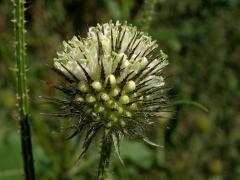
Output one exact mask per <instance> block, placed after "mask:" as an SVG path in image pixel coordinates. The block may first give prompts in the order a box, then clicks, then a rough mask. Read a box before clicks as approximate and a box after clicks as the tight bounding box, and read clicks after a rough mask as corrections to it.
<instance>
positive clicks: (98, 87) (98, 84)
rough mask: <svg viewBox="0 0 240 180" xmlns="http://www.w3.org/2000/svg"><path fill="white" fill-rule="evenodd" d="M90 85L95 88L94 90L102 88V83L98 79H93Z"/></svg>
mask: <svg viewBox="0 0 240 180" xmlns="http://www.w3.org/2000/svg"><path fill="white" fill-rule="evenodd" d="M92 87H93V89H95V90H96V91H101V90H102V84H101V83H100V82H99V81H94V82H93V83H92Z"/></svg>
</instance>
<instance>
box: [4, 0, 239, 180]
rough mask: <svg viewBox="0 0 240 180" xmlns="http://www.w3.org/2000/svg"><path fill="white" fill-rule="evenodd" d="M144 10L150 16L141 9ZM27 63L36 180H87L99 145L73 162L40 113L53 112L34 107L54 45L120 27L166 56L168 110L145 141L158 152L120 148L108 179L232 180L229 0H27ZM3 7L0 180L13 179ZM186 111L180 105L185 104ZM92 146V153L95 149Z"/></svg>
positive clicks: (235, 78) (234, 44)
mask: <svg viewBox="0 0 240 180" xmlns="http://www.w3.org/2000/svg"><path fill="white" fill-rule="evenodd" d="M152 2H153V3H154V7H153V11H152V10H151V3H152ZM26 7H27V12H26V18H27V24H26V26H27V27H26V28H27V34H26V38H27V43H28V46H27V64H28V85H29V90H30V92H29V95H30V98H31V100H30V101H31V114H32V121H31V125H32V134H33V149H34V158H35V166H36V173H37V177H38V178H37V179H44V180H46V179H53V180H55V179H71V180H72V179H73V180H74V179H93V177H94V176H95V175H96V173H97V162H98V158H99V152H100V148H99V147H98V146H99V142H97V141H96V142H95V144H94V145H93V146H92V148H90V152H89V153H88V156H86V157H85V158H84V159H83V160H80V161H78V160H77V157H78V155H79V153H80V150H81V142H80V143H79V140H78V139H76V138H75V139H72V140H70V141H65V140H64V138H65V137H66V134H65V132H59V129H60V127H62V126H64V121H62V120H61V119H54V118H52V117H47V116H42V115H40V112H45V111H50V112H51V110H53V107H51V106H50V105H49V104H46V103H42V102H40V100H39V98H38V97H39V96H40V95H47V96H53V95H56V93H57V92H56V91H55V90H54V89H53V88H51V87H49V86H48V85H46V84H44V83H43V82H42V80H48V81H50V82H52V83H56V82H57V78H56V75H55V74H54V73H53V72H51V71H50V70H49V68H48V67H47V66H46V64H52V62H53V61H52V59H53V58H54V57H55V56H56V51H57V50H58V47H59V46H60V44H61V42H62V41H63V40H67V39H70V38H71V37H72V36H73V35H75V34H80V35H81V36H85V35H86V31H87V28H88V26H92V25H96V23H104V22H108V21H109V20H110V19H112V20H113V21H115V20H120V21H122V22H123V21H125V20H127V21H128V22H129V23H133V24H135V25H137V26H138V27H139V28H141V29H143V30H145V31H148V32H149V34H150V35H151V36H152V37H153V39H156V40H157V41H158V43H159V46H160V47H161V48H162V49H163V50H164V51H165V52H166V53H167V54H168V56H169V62H170V65H169V67H168V70H167V74H168V76H169V77H168V78H167V84H168V85H169V86H170V87H171V88H172V90H171V91H170V92H169V96H170V97H171V100H172V101H176V100H181V101H184V102H191V101H194V102H198V103H200V104H202V105H204V106H205V107H207V108H208V111H209V112H205V111H203V110H202V109H201V108H198V107H197V106H194V105H191V103H185V104H182V105H177V106H174V107H173V112H172V113H171V114H168V115H167V116H169V118H168V119H159V121H161V123H162V125H161V126H159V127H156V128H155V130H154V132H152V133H151V134H150V136H151V139H152V140H153V141H154V142H156V143H158V144H162V145H164V146H165V148H164V149H158V148H153V147H150V146H148V145H147V144H144V143H142V142H138V141H123V142H122V145H121V154H122V158H123V159H124V161H125V164H126V167H125V168H124V167H122V165H121V163H120V162H119V160H118V159H117V158H116V157H113V161H112V167H113V168H112V172H114V173H113V176H114V178H115V179H124V180H128V179H143V180H144V179H145V180H158V179H163V180H165V179H166V180H168V179H173V180H188V179H189V180H191V179H193V180H203V179H210V180H225V179H226V180H237V179H240V113H239V110H240V82H239V77H240V21H239V18H240V1H239V0H194V1H193V0H181V1H178V0H149V1H147V3H145V4H144V2H143V1H138V0H95V1H94V0H88V1H85V0H33V1H30V0H28V1H27V4H26ZM12 9H13V6H12V3H11V1H9V0H2V1H0V179H1V180H15V179H16V180H19V179H23V175H22V169H21V168H22V162H21V150H20V137H19V127H18V122H17V117H18V115H17V114H18V113H17V107H16V98H15V79H16V78H15V72H14V68H15V61H14V48H13V42H14V37H13V24H12V23H11V19H12ZM187 104H189V105H187ZM96 147H97V148H96Z"/></svg>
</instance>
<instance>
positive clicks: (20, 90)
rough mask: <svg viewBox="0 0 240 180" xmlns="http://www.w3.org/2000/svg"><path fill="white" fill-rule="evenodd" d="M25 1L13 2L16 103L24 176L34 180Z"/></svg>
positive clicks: (17, 0)
mask: <svg viewBox="0 0 240 180" xmlns="http://www.w3.org/2000/svg"><path fill="white" fill-rule="evenodd" d="M24 4H25V0H13V5H14V11H13V15H14V19H13V23H14V32H15V39H16V42H15V57H16V63H17V69H16V71H17V83H16V84H17V85H16V86H17V101H18V108H19V116H20V117H19V118H20V119H19V125H20V131H21V133H20V135H21V146H22V158H23V166H24V175H25V179H26V180H34V179H35V173H34V164H33V154H32V142H31V130H30V125H29V100H28V89H27V78H26V62H25V55H26V42H25V15H24V11H25V9H24V8H25V7H24Z"/></svg>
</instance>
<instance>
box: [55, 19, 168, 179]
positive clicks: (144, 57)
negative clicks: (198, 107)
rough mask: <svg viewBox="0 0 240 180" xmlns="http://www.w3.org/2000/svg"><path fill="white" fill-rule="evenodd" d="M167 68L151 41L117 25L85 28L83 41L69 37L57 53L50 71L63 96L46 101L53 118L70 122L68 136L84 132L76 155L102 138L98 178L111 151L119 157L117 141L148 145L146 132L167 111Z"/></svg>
mask: <svg viewBox="0 0 240 180" xmlns="http://www.w3.org/2000/svg"><path fill="white" fill-rule="evenodd" d="M167 64H168V61H167V55H166V54H164V53H163V51H161V50H159V48H158V45H157V43H156V41H153V40H152V38H151V37H150V36H148V35H147V34H145V33H143V32H140V31H137V28H136V27H134V26H132V25H129V24H127V23H124V24H121V23H119V22H116V23H112V22H109V23H105V24H103V25H100V24H98V25H97V26H96V27H90V28H89V31H88V34H87V37H86V38H82V37H76V36H74V37H73V38H72V39H71V40H69V41H68V42H65V41H64V42H63V46H62V49H61V50H60V51H59V52H57V58H55V59H54V65H53V68H52V69H53V70H54V71H55V72H56V73H57V74H59V75H60V76H62V77H63V79H64V83H63V84H61V85H59V86H56V88H57V89H59V90H60V91H62V92H63V93H64V94H65V97H66V98H65V99H62V98H52V99H50V100H53V102H54V103H56V104H57V105H58V107H59V108H60V112H58V113H56V114H55V115H57V116H63V117H67V118H71V119H74V121H73V124H72V128H74V130H75V132H74V134H73V135H76V134H77V133H83V132H85V134H86V136H85V139H84V143H83V151H82V154H81V156H82V155H84V154H85V153H86V151H87V150H88V147H89V145H90V144H91V141H92V140H93V139H94V137H96V136H97V134H100V135H101V136H102V148H101V155H100V163H99V170H98V178H99V179H107V177H108V173H107V170H108V165H109V159H110V156H111V151H112V148H113V147H115V150H116V152H117V154H118V155H119V141H120V139H121V138H123V137H128V138H141V139H144V140H145V141H147V142H149V143H151V142H150V141H149V140H148V139H147V138H146V137H145V130H146V129H148V128H150V127H152V126H153V125H154V124H156V118H158V117H159V116H161V112H163V111H165V110H166V107H167V98H166V95H165V94H166V93H165V90H166V87H165V85H164V84H165V83H164V78H163V76H162V70H163V68H164V67H165V66H166V65H167ZM71 122H72V121H71ZM151 144H153V143H151ZM119 157H120V156H119ZM120 160H121V158H120Z"/></svg>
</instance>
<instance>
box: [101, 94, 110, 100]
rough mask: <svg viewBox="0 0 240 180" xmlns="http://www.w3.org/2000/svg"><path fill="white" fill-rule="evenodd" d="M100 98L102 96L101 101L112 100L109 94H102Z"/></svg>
mask: <svg viewBox="0 0 240 180" xmlns="http://www.w3.org/2000/svg"><path fill="white" fill-rule="evenodd" d="M100 96H101V99H102V100H104V101H108V100H109V99H110V97H109V96H108V94H107V93H101V95H100Z"/></svg>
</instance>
